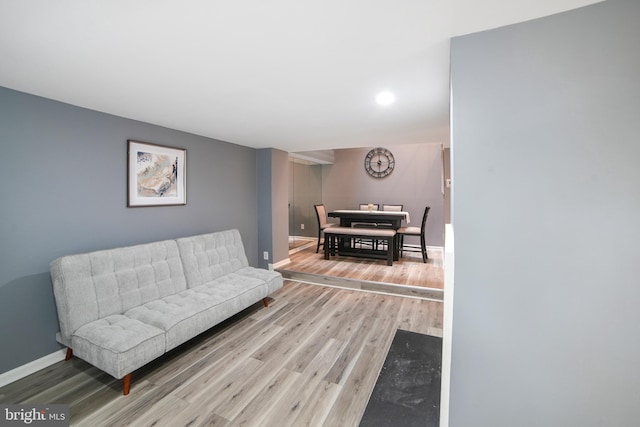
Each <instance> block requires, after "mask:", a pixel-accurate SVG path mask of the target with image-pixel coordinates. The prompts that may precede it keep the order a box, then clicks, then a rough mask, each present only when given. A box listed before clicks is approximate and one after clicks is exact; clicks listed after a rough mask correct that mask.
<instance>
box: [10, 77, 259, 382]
mask: <svg viewBox="0 0 640 427" xmlns="http://www.w3.org/2000/svg"><path fill="white" fill-rule="evenodd" d="M127 139H136V140H140V141H147V142H152V143H157V144H164V145H172V146H177V147H183V148H186V149H187V187H188V188H187V205H186V206H170V207H148V208H127V207H126V203H127V199H126V185H127V182H126V162H127V145H126V144H127ZM0 146H1V147H2V152H1V154H0V182H2V185H0V316H1V317H0V342H2V352H0V373H1V372H6V371H8V370H10V369H12V368H15V367H17V366H19V365H22V364H25V363H27V362H30V361H32V360H35V359H37V358H39V357H42V356H44V355H47V354H49V353H52V352H54V351H56V350H57V349H59V348H60V347H59V346H58V344H57V343H56V342H55V333H56V331H57V330H58V324H57V317H56V312H55V306H54V300H53V293H52V289H51V280H50V277H49V263H50V262H51V261H52V260H53V259H55V258H57V257H59V256H62V255H68V254H72V253H79V252H85V251H91V250H96V249H104V248H112V247H117V246H123V245H132V244H138V243H145V242H150V241H154V240H161V239H169V238H174V237H179V236H187V235H192V234H198V233H204V232H209V231H215V230H222V229H228V228H232V227H235V228H238V229H239V230H240V232H241V234H242V237H243V241H244V243H245V249H246V252H247V256H248V257H249V261H250V263H251V264H252V265H256V263H257V252H258V251H257V220H256V217H257V213H256V212H257V206H256V205H257V195H256V151H255V150H253V149H250V148H246V147H241V146H238V145H234V144H229V143H225V142H220V141H216V140H212V139H207V138H203V137H199V136H195V135H192V134H187V133H183V132H178V131H175V130H171V129H166V128H162V127H158V126H153V125H150V124H145V123H141V122H136V121H132V120H126V119H122V118H119V117H115V116H111V115H107V114H102V113H97V112H95V111H90V110H86V109H82V108H77V107H73V106H71V105H67V104H63V103H59V102H55V101H52V100H47V99H44V98H39V97H35V96H31V95H27V94H24V93H20V92H15V91H12V90H8V89H5V88H0Z"/></svg>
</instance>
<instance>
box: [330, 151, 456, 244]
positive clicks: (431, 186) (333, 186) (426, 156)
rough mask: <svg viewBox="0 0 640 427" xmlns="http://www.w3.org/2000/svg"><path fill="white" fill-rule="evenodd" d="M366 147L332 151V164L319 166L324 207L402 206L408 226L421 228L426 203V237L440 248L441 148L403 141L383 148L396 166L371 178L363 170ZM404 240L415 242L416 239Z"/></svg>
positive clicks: (442, 238)
mask: <svg viewBox="0 0 640 427" xmlns="http://www.w3.org/2000/svg"><path fill="white" fill-rule="evenodd" d="M371 148H373V147H368V148H350V149H343V150H335V158H334V163H333V164H332V165H324V166H323V167H322V202H323V203H324V204H325V206H326V207H327V210H328V211H330V210H333V209H358V205H359V204H360V203H378V204H380V206H381V207H382V205H383V204H385V203H386V204H403V205H404V208H405V210H407V211H408V212H409V213H410V216H411V224H409V225H414V226H418V227H419V226H420V221H421V220H422V213H423V212H424V207H425V206H430V207H431V210H430V211H429V219H428V221H427V234H426V240H427V245H429V246H443V242H444V236H443V235H444V222H443V211H444V206H443V194H442V147H441V145H440V144H404V145H394V146H390V147H387V148H389V150H390V151H391V152H392V153H393V156H394V158H395V161H396V166H395V169H394V170H393V172H392V173H391V175H389V176H387V177H385V178H381V179H378V178H372V177H371V176H369V175H368V174H367V173H366V172H365V170H364V158H365V156H366V154H367V153H368V152H369V150H370V149H371ZM408 243H419V242H418V240H415V241H411V239H409V241H408Z"/></svg>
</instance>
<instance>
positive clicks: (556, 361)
mask: <svg viewBox="0 0 640 427" xmlns="http://www.w3.org/2000/svg"><path fill="white" fill-rule="evenodd" d="M638 22H640V2H636V1H607V2H603V3H599V4H596V5H593V6H589V7H586V8H583V9H578V10H576V11H570V12H567V13H563V14H559V15H555V16H552V17H548V18H544V19H540V20H535V21H531V22H528V23H524V24H520V25H515V26H510V27H505V28H501V29H497V30H493V31H488V32H483V33H478V34H473V35H469V36H465V37H460V38H455V39H453V41H452V52H451V71H452V91H453V92H452V106H453V116H452V123H453V128H452V150H453V156H452V157H453V195H454V198H453V206H454V210H453V224H454V227H455V238H456V242H455V249H456V259H455V298H454V316H453V341H452V376H451V400H450V425H451V426H455V427H457V426H465V427H466V426H491V427H495V426H631V425H638V420H639V419H640V405H639V404H638V402H640V326H639V325H640V310H639V309H638V302H639V301H640V286H639V283H640V279H639V278H640V262H638V253H639V251H638V244H639V242H640V226H639V225H638V217H639V215H638V212H640V167H639V166H638V161H639V159H640V143H639V139H638V138H639V135H640V120H639V117H640V48H639V47H638V42H639V41H640V25H638Z"/></svg>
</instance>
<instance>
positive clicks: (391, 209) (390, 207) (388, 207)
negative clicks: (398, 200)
mask: <svg viewBox="0 0 640 427" xmlns="http://www.w3.org/2000/svg"><path fill="white" fill-rule="evenodd" d="M403 209H404V205H385V204H383V205H382V210H383V211H387V212H402V210H403ZM376 226H377V227H378V228H392V226H391V224H385V223H380V224H376Z"/></svg>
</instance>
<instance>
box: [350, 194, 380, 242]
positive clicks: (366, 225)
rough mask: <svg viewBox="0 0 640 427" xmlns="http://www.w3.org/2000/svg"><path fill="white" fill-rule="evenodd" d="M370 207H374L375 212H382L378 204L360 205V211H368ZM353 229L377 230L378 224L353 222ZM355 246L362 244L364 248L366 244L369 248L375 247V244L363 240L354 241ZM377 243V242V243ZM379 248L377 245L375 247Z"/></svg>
mask: <svg viewBox="0 0 640 427" xmlns="http://www.w3.org/2000/svg"><path fill="white" fill-rule="evenodd" d="M369 205H371V206H372V210H374V211H378V210H380V204H378V203H360V206H359V208H358V209H360V210H361V211H368V210H369ZM351 227H355V228H377V227H378V224H376V223H375V222H352V223H351ZM353 243H354V244H358V243H359V244H360V247H362V244H363V243H364V244H366V245H367V246H371V247H374V242H373V240H364V241H363V240H362V239H354V241H353ZM376 243H377V242H376ZM375 246H376V247H377V244H376V245H375Z"/></svg>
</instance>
